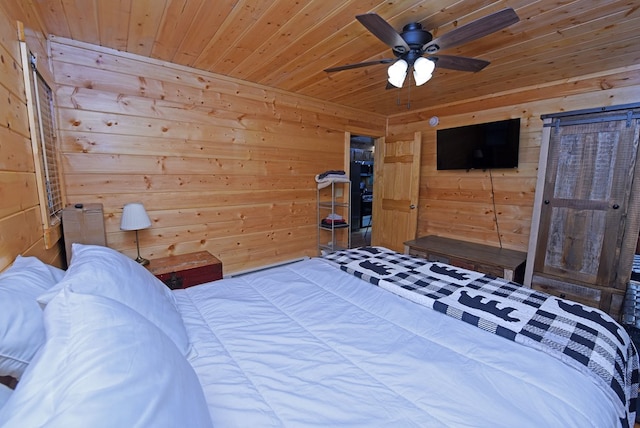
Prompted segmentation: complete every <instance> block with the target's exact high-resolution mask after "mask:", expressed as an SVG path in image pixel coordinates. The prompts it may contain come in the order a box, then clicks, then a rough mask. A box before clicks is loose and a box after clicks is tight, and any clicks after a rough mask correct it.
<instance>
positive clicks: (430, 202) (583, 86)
mask: <svg viewBox="0 0 640 428" xmlns="http://www.w3.org/2000/svg"><path fill="white" fill-rule="evenodd" d="M638 100H640V66H639V67H635V68H626V69H620V70H612V71H611V72H609V73H606V74H599V75H592V76H585V77H584V78H583V79H580V80H574V81H560V82H556V83H553V84H550V85H546V86H544V87H536V88H523V89H522V90H521V91H518V92H513V93H504V94H495V95H494V96H493V97H490V98H488V99H486V98H485V99H481V100H480V99H470V100H467V101H465V102H462V103H455V104H450V105H441V106H436V107H433V108H431V109H428V110H422V111H417V112H408V113H406V114H402V115H398V116H393V117H390V118H389V127H388V131H387V132H388V134H389V135H405V134H406V135H410V134H412V133H413V132H415V131H421V132H422V136H423V146H422V156H421V174H420V200H419V206H418V209H419V213H418V216H419V218H418V231H417V234H418V236H423V235H429V234H432V235H440V236H446V237H450V238H455V239H461V240H464V241H471V242H478V243H486V244H489V245H492V246H496V247H497V246H500V245H502V246H503V247H504V248H510V249H515V250H520V251H527V246H528V243H529V235H530V226H531V218H532V213H533V199H534V194H535V187H536V179H537V170H538V160H539V156H540V144H541V137H542V120H541V119H540V116H541V115H542V114H547V113H555V112H560V111H569V110H579V109H585V108H593V107H601V106H610V105H616V104H627V103H632V102H638ZM433 116H437V117H438V118H439V124H438V125H437V126H436V127H431V126H429V118H431V117H433ZM516 117H520V118H521V135H520V156H519V166H518V168H517V169H514V170H505V169H497V170H492V171H479V170H478V171H477V170H471V171H468V172H467V171H438V170H437V169H436V131H437V129H444V128H451V127H455V126H462V125H469V124H473V123H481V122H489V121H496V120H503V119H509V118H516ZM494 202H495V205H494ZM496 218H497V221H496Z"/></svg>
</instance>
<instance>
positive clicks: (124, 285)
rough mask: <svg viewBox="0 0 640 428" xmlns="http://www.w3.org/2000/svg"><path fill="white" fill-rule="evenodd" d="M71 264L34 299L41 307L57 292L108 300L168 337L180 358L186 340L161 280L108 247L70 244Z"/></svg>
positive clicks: (174, 306)
mask: <svg viewBox="0 0 640 428" xmlns="http://www.w3.org/2000/svg"><path fill="white" fill-rule="evenodd" d="M71 248H72V250H71V251H72V257H71V264H70V266H69V269H67V273H66V275H65V276H64V279H63V280H62V281H60V282H59V283H58V284H57V285H56V286H55V287H53V288H52V289H50V290H49V291H47V292H46V293H44V294H42V295H40V297H38V302H40V303H41V304H42V305H43V306H45V305H46V304H47V303H48V302H49V301H50V300H51V299H52V298H53V297H54V296H55V295H56V294H58V292H60V290H62V289H63V288H64V287H65V286H67V285H70V286H71V289H72V290H73V291H76V292H78V293H84V294H94V295H97V296H104V297H109V298H110V299H113V300H116V301H118V302H120V303H122V304H124V305H126V306H129V307H130V308H131V309H133V310H135V311H136V312H138V313H140V314H141V315H142V316H143V317H145V318H146V319H148V320H149V321H151V322H152V323H153V324H155V325H156V326H157V327H159V328H160V330H162V331H163V332H164V333H165V334H166V335H167V336H169V337H170V338H171V339H172V340H173V341H174V342H175V344H176V346H177V347H178V349H180V351H181V352H182V354H183V355H187V354H188V352H189V349H190V343H189V338H188V336H187V331H186V330H185V327H184V324H183V322H182V317H181V315H180V313H179V312H178V309H177V306H176V303H175V297H174V295H173V293H172V292H171V290H170V289H169V288H168V287H167V286H166V285H164V283H163V282H162V281H160V280H159V279H158V278H156V277H155V276H153V274H151V272H149V271H148V270H147V269H145V268H144V267H143V266H141V265H140V264H139V263H137V262H136V261H134V260H132V259H130V258H129V257H127V256H125V255H124V254H121V253H119V252H118V251H115V250H112V249H111V248H107V247H102V246H98V245H83V244H76V243H74V244H72V247H71Z"/></svg>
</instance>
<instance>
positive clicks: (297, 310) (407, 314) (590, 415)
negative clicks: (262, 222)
mask: <svg viewBox="0 0 640 428" xmlns="http://www.w3.org/2000/svg"><path fill="white" fill-rule="evenodd" d="M175 293H176V298H177V299H178V303H179V306H180V310H181V313H182V315H183V318H184V321H185V324H186V327H187V331H188V334H189V336H190V340H191V341H192V343H193V347H194V349H193V350H194V353H195V354H196V355H195V356H194V357H193V358H192V360H191V363H192V365H193V367H194V368H195V371H196V373H197V374H198V377H199V378H200V381H201V383H202V386H203V389H204V391H205V396H206V399H207V403H208V405H209V409H210V413H211V418H212V420H213V423H214V426H217V427H269V426H288V427H305V426H319V427H320V426H321V427H328V426H334V427H346V426H361V427H376V426H384V427H390V426H393V427H414V426H415V427H440V426H447V427H492V428H493V427H520V428H521V427H536V428H539V427H580V428H584V427H598V428H602V427H615V426H617V425H618V423H619V422H618V418H617V416H616V414H615V411H614V407H613V405H612V403H611V402H610V400H609V398H608V397H607V395H606V394H605V393H603V392H602V391H601V390H600V389H599V388H598V386H596V384H595V383H594V382H593V381H592V380H591V379H590V378H588V377H586V376H585V375H583V374H581V373H579V372H578V371H576V370H574V369H572V368H571V367H568V366H567V365H565V364H564V363H562V362H561V361H558V360H556V359H555V358H553V357H551V356H549V355H546V354H544V353H541V352H539V351H536V350H534V349H530V348H527V347H524V346H522V345H519V344H517V343H515V342H511V341H509V340H506V339H503V338H501V337H499V336H496V335H493V334H491V333H487V332H485V331H483V330H481V329H479V328H477V327H474V326H472V325H469V324H466V323H464V322H460V321H457V320H455V319H453V318H450V317H447V316H446V315H442V314H440V313H437V312H435V311H432V310H430V309H427V308H424V307H422V306H420V305H418V304H416V303H413V302H410V301H408V300H405V299H403V298H401V297H398V296H396V295H394V294H391V293H389V292H387V291H385V290H383V289H380V288H378V287H376V286H374V285H371V284H369V283H366V282H364V281H361V280H359V279H357V278H355V277H353V276H351V275H349V274H347V273H344V272H341V271H340V270H338V269H337V268H335V267H334V266H333V265H331V264H330V263H329V262H327V261H325V260H322V259H311V260H305V261H302V262H298V263H295V264H292V265H288V266H283V267H279V268H274V269H269V270H266V271H262V272H258V273H255V274H250V275H245V276H241V277H237V278H232V279H225V280H222V281H216V282H212V283H209V284H204V285H201V286H197V287H191V288H187V289H184V290H176V292H175Z"/></svg>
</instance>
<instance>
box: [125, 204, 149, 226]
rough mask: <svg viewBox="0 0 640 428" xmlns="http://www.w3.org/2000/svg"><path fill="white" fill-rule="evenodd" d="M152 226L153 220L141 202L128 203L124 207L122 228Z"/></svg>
mask: <svg viewBox="0 0 640 428" xmlns="http://www.w3.org/2000/svg"><path fill="white" fill-rule="evenodd" d="M149 226H151V220H150V219H149V216H148V215H147V212H146V211H145V210H144V206H143V205H142V204H141V203H140V202H133V203H130V204H126V205H125V206H124V208H123V209H122V221H121V222H120V229H122V230H140V229H146V228H147V227H149Z"/></svg>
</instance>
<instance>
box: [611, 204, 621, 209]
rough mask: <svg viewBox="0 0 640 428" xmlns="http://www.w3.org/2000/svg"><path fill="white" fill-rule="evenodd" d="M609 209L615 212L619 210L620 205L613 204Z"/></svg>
mask: <svg viewBox="0 0 640 428" xmlns="http://www.w3.org/2000/svg"><path fill="white" fill-rule="evenodd" d="M611 208H613V209H614V210H617V209H618V208H620V205H618V204H613V206H612V207H611Z"/></svg>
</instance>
